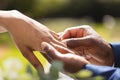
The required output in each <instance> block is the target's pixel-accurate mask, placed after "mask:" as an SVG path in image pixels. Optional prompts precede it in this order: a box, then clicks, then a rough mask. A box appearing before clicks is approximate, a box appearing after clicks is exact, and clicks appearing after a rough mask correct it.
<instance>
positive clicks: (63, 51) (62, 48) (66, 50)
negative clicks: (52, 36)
mask: <svg viewBox="0 0 120 80" xmlns="http://www.w3.org/2000/svg"><path fill="white" fill-rule="evenodd" d="M51 45H52V46H53V47H54V48H55V49H56V50H57V51H58V52H61V53H62V54H66V53H74V52H73V51H71V50H69V49H68V48H67V46H65V47H64V46H60V45H58V44H55V43H53V42H51Z"/></svg>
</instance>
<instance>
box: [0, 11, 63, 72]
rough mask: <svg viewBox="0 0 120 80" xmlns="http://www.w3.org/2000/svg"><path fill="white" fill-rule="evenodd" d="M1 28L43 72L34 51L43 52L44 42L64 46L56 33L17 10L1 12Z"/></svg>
mask: <svg viewBox="0 0 120 80" xmlns="http://www.w3.org/2000/svg"><path fill="white" fill-rule="evenodd" d="M0 26H2V27H3V28H5V29H6V30H7V31H8V32H9V34H10V36H11V37H12V39H13V40H14V42H15V44H16V46H17V47H18V48H19V50H20V51H21V53H22V54H23V56H24V57H25V58H26V59H27V60H28V61H29V62H30V63H31V64H32V65H33V66H34V67H35V68H36V69H39V68H40V69H42V70H43V67H42V64H41V63H40V62H39V60H38V59H37V58H36V56H35V55H34V54H33V51H40V52H41V50H42V49H41V43H42V42H48V43H50V44H51V42H53V43H55V44H59V45H63V44H62V43H60V42H59V41H60V39H59V38H58V35H57V34H56V33H54V32H52V31H51V30H49V29H48V28H47V27H46V26H44V25H42V24H40V23H39V22H37V21H35V20H33V19H31V18H29V17H27V16H25V15H24V14H22V13H20V12H18V11H16V10H12V11H0Z"/></svg>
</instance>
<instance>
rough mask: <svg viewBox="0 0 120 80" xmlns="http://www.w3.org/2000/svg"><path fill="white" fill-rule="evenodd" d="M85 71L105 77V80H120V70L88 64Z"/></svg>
mask: <svg viewBox="0 0 120 80" xmlns="http://www.w3.org/2000/svg"><path fill="white" fill-rule="evenodd" d="M84 69H87V70H90V71H91V72H93V76H98V75H100V76H103V77H104V78H105V80H120V68H115V67H109V66H96V65H92V64H87V65H85V66H84Z"/></svg>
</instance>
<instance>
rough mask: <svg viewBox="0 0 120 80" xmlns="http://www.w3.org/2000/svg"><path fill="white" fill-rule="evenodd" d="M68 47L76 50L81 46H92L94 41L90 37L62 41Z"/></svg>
mask: <svg viewBox="0 0 120 80" xmlns="http://www.w3.org/2000/svg"><path fill="white" fill-rule="evenodd" d="M62 42H63V43H65V44H66V45H67V47H69V48H75V47H80V46H87V47H88V46H91V45H92V44H93V43H94V39H93V38H92V37H90V36H87V37H83V38H71V39H65V40H63V41H62Z"/></svg>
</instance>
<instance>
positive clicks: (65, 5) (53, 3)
mask: <svg viewBox="0 0 120 80" xmlns="http://www.w3.org/2000/svg"><path fill="white" fill-rule="evenodd" d="M0 10H18V11H20V12H22V13H23V14H25V15H27V16H29V17H31V18H33V19H35V20H37V21H39V22H40V23H42V24H44V25H46V26H47V27H48V28H49V29H51V30H54V31H56V32H61V31H63V30H64V29H66V28H68V27H74V26H80V25H90V26H92V27H93V28H94V29H95V30H96V31H97V32H98V33H99V34H100V35H101V36H102V37H103V38H104V39H105V40H106V41H108V42H118V41H120V37H119V34H120V18H119V17H120V0H0ZM35 54H36V55H37V56H38V57H39V58H40V57H41V55H39V52H35ZM40 60H41V61H42V62H43V64H44V65H45V63H46V60H45V59H43V58H40ZM17 64H18V66H13V65H17ZM28 64H29V62H27V61H26V59H25V58H24V57H23V56H22V55H21V53H20V52H19V50H18V49H17V48H16V46H15V45H14V43H13V42H12V40H11V38H10V36H9V34H8V33H1V34H0V78H1V76H4V77H5V76H8V75H9V76H10V75H14V76H13V78H14V77H16V75H18V74H21V75H22V74H25V69H26V67H27V65H28ZM29 65H30V64H29ZM5 66H8V67H11V68H14V67H16V68H18V73H14V72H13V74H11V73H10V74H9V70H8V69H10V70H12V69H11V68H8V67H5ZM20 66H21V67H20ZM4 72H6V73H5V75H3V74H2V73H4ZM22 76H23V75H22ZM23 77H24V76H23ZM11 80H13V79H11ZM28 80H29V79H28Z"/></svg>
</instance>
